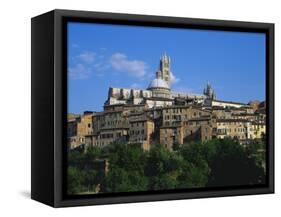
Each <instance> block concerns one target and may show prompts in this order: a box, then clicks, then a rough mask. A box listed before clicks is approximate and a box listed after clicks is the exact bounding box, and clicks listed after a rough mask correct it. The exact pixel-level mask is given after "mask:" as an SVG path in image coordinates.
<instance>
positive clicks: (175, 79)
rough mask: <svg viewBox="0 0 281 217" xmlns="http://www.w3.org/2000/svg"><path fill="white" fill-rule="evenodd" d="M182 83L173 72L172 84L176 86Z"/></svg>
mask: <svg viewBox="0 0 281 217" xmlns="http://www.w3.org/2000/svg"><path fill="white" fill-rule="evenodd" d="M179 81H180V79H179V78H177V77H176V76H175V75H174V74H173V73H172V72H171V84H176V83H178V82H179Z"/></svg>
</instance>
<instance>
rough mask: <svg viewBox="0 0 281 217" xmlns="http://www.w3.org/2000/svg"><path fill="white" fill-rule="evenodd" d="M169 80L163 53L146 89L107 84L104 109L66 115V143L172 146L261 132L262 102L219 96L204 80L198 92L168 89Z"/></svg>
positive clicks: (263, 130) (168, 61)
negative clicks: (228, 99)
mask: <svg viewBox="0 0 281 217" xmlns="http://www.w3.org/2000/svg"><path fill="white" fill-rule="evenodd" d="M171 83H172V72H171V59H170V57H168V56H167V55H166V54H165V55H163V56H162V57H161V58H160V64H159V69H158V70H157V71H156V73H155V78H154V79H153V80H152V81H151V82H150V83H149V85H148V88H147V89H132V88H115V87H110V88H109V90H108V98H107V100H106V101H105V103H104V109H103V111H101V112H95V113H92V112H85V113H84V114H83V115H69V117H68V145H69V147H70V148H75V147H77V146H79V145H81V144H86V145H93V146H97V147H106V146H108V145H110V144H112V143H119V142H120V143H129V144H139V145H140V146H141V147H142V148H143V149H144V150H149V149H150V148H151V147H152V146H153V144H161V145H163V146H165V147H166V148H168V149H172V148H173V146H174V145H181V144H183V143H188V142H190V141H206V140H210V139H213V138H219V139H223V138H233V139H237V140H238V141H239V142H240V143H241V144H242V143H246V142H247V141H248V140H251V139H261V138H263V137H264V136H265V134H266V128H265V123H266V115H265V103H259V104H258V105H257V103H250V104H249V105H248V104H245V103H240V102H231V101H223V100H219V99H217V96H216V93H215V91H214V89H213V88H212V86H211V84H210V83H209V82H208V84H207V86H206V88H204V90H203V94H194V93H180V92H176V91H173V89H172V87H171Z"/></svg>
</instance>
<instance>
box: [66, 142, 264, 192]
mask: <svg viewBox="0 0 281 217" xmlns="http://www.w3.org/2000/svg"><path fill="white" fill-rule="evenodd" d="M174 148H175V149H174V151H170V150H168V149H166V148H164V147H163V146H162V145H154V146H153V147H152V148H151V150H150V151H149V152H147V151H143V150H142V149H141V147H140V146H139V144H127V143H116V144H112V145H110V146H107V147H106V148H104V149H100V148H96V147H88V148H87V149H86V151H85V152H79V151H72V152H70V153H69V155H68V161H69V168H68V189H69V192H70V193H74V194H75V193H83V192H94V191H95V189H96V187H97V186H98V185H99V184H100V185H101V186H102V189H101V191H102V192H132V191H148V190H166V189H176V188H181V189H183V188H202V187H219V186H233V185H249V184H250V185H251V184H260V183H264V181H265V174H264V163H265V151H264V150H265V143H264V141H253V142H250V143H248V144H247V145H246V146H245V147H244V146H242V145H240V144H239V143H238V142H237V141H234V140H230V139H224V140H220V139H213V140H209V141H207V142H190V143H186V144H183V145H176V146H174ZM104 156H106V158H107V159H108V161H109V168H108V169H109V170H108V173H107V174H105V173H104V171H100V170H97V169H96V168H95V167H93V165H94V164H95V160H97V159H100V158H103V157H104Z"/></svg>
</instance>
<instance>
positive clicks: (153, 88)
mask: <svg viewBox="0 0 281 217" xmlns="http://www.w3.org/2000/svg"><path fill="white" fill-rule="evenodd" d="M171 82H172V77H171V58H170V57H169V56H167V55H166V54H164V55H163V56H161V58H160V64H159V69H158V70H157V71H156V74H155V78H154V79H153V80H152V81H151V82H150V84H149V85H148V87H147V89H128V88H115V87H110V88H109V91H108V99H107V100H106V102H105V104H104V105H105V106H111V105H121V104H126V105H147V106H148V107H149V108H153V107H165V106H172V105H175V103H176V102H179V101H180V102H181V103H184V104H186V103H195V104H204V102H205V100H206V99H215V92H214V90H213V89H212V87H211V85H210V84H209V83H208V85H207V87H206V88H205V90H204V92H203V94H191V93H182V92H176V91H173V90H172V89H171Z"/></svg>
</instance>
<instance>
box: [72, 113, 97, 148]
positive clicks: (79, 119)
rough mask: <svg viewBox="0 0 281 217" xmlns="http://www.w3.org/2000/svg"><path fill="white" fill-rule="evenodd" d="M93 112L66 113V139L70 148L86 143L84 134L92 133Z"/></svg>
mask: <svg viewBox="0 0 281 217" xmlns="http://www.w3.org/2000/svg"><path fill="white" fill-rule="evenodd" d="M93 115H94V113H93V112H88V111H86V112H84V114H82V115H68V119H67V139H68V147H69V148H70V149H73V148H76V147H78V146H79V145H81V144H85V143H86V140H85V139H86V136H88V135H91V134H92V133H93V123H92V118H93Z"/></svg>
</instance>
